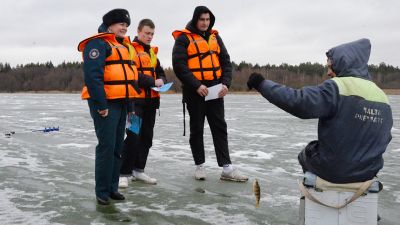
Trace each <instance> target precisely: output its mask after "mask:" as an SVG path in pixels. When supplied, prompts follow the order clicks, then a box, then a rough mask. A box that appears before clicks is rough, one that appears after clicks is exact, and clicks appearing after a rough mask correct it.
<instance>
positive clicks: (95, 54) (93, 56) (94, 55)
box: [89, 48, 100, 59]
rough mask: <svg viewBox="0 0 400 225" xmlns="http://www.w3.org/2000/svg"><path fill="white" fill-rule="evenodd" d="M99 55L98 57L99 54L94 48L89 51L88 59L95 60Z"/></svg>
mask: <svg viewBox="0 0 400 225" xmlns="http://www.w3.org/2000/svg"><path fill="white" fill-rule="evenodd" d="M99 55H100V52H99V50H97V49H96V48H94V49H92V50H90V52H89V58H91V59H97V58H98V57H99Z"/></svg>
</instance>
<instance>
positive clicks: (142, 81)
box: [138, 73, 155, 88]
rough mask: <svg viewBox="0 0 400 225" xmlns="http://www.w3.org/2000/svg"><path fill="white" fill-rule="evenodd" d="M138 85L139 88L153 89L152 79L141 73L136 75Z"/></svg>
mask: <svg viewBox="0 0 400 225" xmlns="http://www.w3.org/2000/svg"><path fill="white" fill-rule="evenodd" d="M138 85H139V87H140V88H150V87H154V86H155V83H154V78H153V77H151V76H148V75H146V74H143V73H139V74H138Z"/></svg>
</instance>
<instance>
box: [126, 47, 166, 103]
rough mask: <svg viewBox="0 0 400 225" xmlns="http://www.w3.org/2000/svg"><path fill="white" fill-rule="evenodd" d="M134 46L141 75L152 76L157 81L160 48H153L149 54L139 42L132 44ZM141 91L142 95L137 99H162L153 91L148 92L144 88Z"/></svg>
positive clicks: (137, 96) (136, 62) (136, 63)
mask: <svg viewBox="0 0 400 225" xmlns="http://www.w3.org/2000/svg"><path fill="white" fill-rule="evenodd" d="M132 46H133V47H134V48H135V52H136V56H137V57H135V65H136V67H137V70H138V71H139V72H140V73H143V74H146V75H148V76H151V77H153V78H154V80H156V79H157V75H156V67H157V53H158V48H157V47H153V46H152V47H151V48H150V54H149V53H147V52H146V51H145V50H144V47H143V46H142V45H141V44H139V43H137V42H132ZM140 90H141V93H140V94H137V95H136V96H135V98H159V97H160V94H159V93H158V92H156V91H154V90H152V89H150V90H147V91H146V90H145V89H144V88H141V89H140Z"/></svg>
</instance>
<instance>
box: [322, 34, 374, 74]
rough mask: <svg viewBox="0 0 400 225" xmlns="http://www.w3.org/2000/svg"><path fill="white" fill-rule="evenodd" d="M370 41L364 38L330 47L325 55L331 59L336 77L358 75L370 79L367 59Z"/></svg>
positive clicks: (369, 52)
mask: <svg viewBox="0 0 400 225" xmlns="http://www.w3.org/2000/svg"><path fill="white" fill-rule="evenodd" d="M370 54H371V42H370V41H369V40H368V39H366V38H363V39H360V40H357V41H353V42H349V43H345V44H341V45H339V46H336V47H334V48H331V49H330V50H329V51H328V52H327V53H326V56H327V57H328V58H330V59H331V60H332V63H333V64H332V69H333V71H334V72H335V73H336V75H337V76H338V77H349V76H352V77H360V78H363V79H368V80H371V76H370V74H369V73H368V60H369V56H370Z"/></svg>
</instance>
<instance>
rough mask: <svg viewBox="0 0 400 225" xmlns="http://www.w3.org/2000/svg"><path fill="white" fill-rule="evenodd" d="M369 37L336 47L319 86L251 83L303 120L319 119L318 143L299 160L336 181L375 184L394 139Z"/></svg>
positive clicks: (256, 78) (259, 79) (258, 78)
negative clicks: (371, 66)
mask: <svg viewBox="0 0 400 225" xmlns="http://www.w3.org/2000/svg"><path fill="white" fill-rule="evenodd" d="M370 52H371V43H370V41H369V40H368V39H360V40H357V41H354V42H350V43H346V44H342V45H339V46H337V47H334V48H332V49H330V50H329V51H328V52H327V53H326V56H327V57H328V60H327V62H328V64H327V65H328V76H330V77H331V79H328V80H326V81H324V82H323V83H322V84H320V85H318V86H309V87H304V88H302V89H292V88H289V87H286V86H284V85H281V84H277V83H275V82H273V81H270V80H265V79H264V77H263V76H262V75H261V74H256V73H253V74H251V76H250V77H249V80H248V82H247V85H248V87H249V88H250V89H251V88H255V89H257V91H259V92H260V93H261V94H262V95H263V97H265V98H266V99H267V100H268V101H270V102H271V103H273V104H274V105H276V106H278V107H279V108H281V109H283V110H285V111H286V112H288V113H290V114H292V115H294V116H296V117H299V118H302V119H312V118H319V123H318V140H316V141H312V142H310V143H309V144H308V145H307V146H306V147H305V149H304V150H303V151H301V152H300V154H299V156H298V159H299V162H300V164H301V166H302V168H303V171H304V172H305V171H310V172H312V173H314V174H316V175H317V176H319V177H321V178H323V179H325V180H327V181H330V182H333V183H352V182H363V181H366V180H370V179H372V178H373V177H375V176H376V175H377V173H378V172H379V170H380V169H381V168H382V167H383V158H382V155H383V153H384V152H385V150H386V147H387V145H388V144H389V142H390V141H391V139H392V136H391V133H390V132H391V128H392V126H393V118H392V111H391V107H390V105H389V101H388V98H387V96H386V95H385V93H384V92H383V91H382V90H381V89H380V88H379V87H378V86H376V85H375V83H373V82H372V81H371V76H370V74H369V72H368V59H369V56H370Z"/></svg>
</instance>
